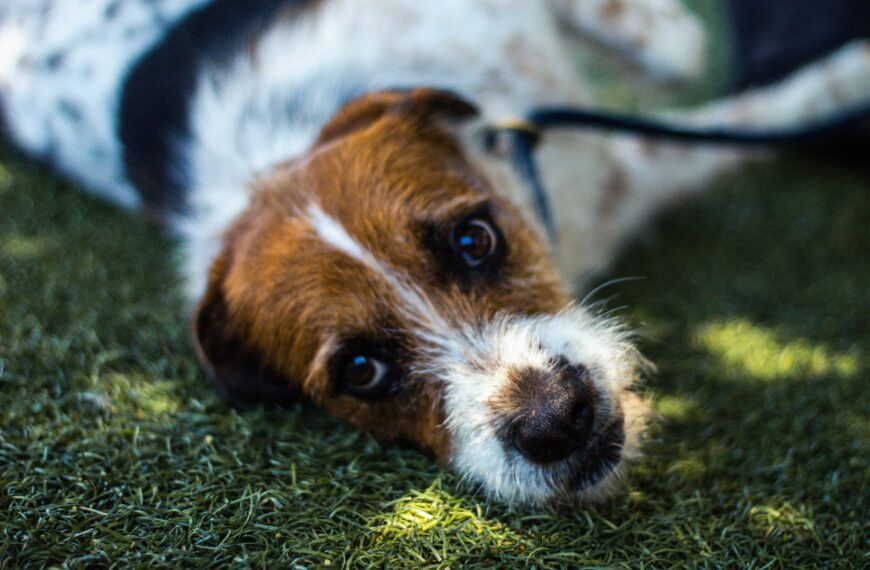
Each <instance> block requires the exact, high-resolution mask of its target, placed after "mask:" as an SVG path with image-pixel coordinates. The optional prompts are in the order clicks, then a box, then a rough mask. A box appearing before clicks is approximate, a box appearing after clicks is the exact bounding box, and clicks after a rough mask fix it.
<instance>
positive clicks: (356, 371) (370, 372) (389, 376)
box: [334, 350, 396, 398]
mask: <svg viewBox="0 0 870 570" xmlns="http://www.w3.org/2000/svg"><path fill="white" fill-rule="evenodd" d="M334 374H335V376H336V378H335V379H336V381H337V383H338V384H339V385H340V386H341V387H342V388H343V389H345V390H346V391H348V392H349V393H351V394H353V395H354V396H359V397H362V398H373V397H378V396H383V395H386V394H387V392H388V391H389V390H390V388H391V387H392V386H393V385H394V383H395V379H396V370H395V367H394V366H392V365H391V364H390V363H388V362H386V361H385V360H383V359H380V358H376V357H374V356H372V355H371V354H367V353H365V352H360V351H354V350H350V351H347V352H346V353H345V354H343V355H341V356H340V358H339V360H338V363H337V366H336V367H335V370H334Z"/></svg>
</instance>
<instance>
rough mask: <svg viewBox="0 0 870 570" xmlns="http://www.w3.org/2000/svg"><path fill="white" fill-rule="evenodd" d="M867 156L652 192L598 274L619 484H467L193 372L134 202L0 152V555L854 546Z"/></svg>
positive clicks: (124, 562)
mask: <svg viewBox="0 0 870 570" xmlns="http://www.w3.org/2000/svg"><path fill="white" fill-rule="evenodd" d="M868 224H870V175H868V174H867V172H866V171H864V172H861V171H858V170H851V169H849V168H846V167H844V166H842V165H839V164H836V163H831V162H824V161H820V160H817V159H812V158H807V157H790V158H785V159H779V160H777V161H775V162H772V163H768V164H764V165H759V166H755V167H753V168H751V169H749V170H747V171H745V172H743V173H741V174H739V175H737V176H733V177H730V178H728V179H727V180H724V181H722V182H721V183H719V184H717V185H716V187H715V188H714V189H711V191H710V192H709V193H707V194H706V195H704V197H702V198H701V199H698V200H695V201H693V202H691V203H687V204H684V205H682V206H681V207H680V208H679V209H677V210H675V211H672V212H670V213H668V214H666V215H665V216H663V217H662V218H661V219H660V220H659V222H657V224H656V225H655V227H654V228H652V230H651V231H650V232H648V233H647V234H645V237H643V238H642V239H641V240H640V241H639V242H637V243H635V244H634V245H632V246H631V247H630V248H629V249H628V251H626V252H625V253H624V254H623V255H622V257H621V258H620V260H619V262H618V263H617V264H616V266H615V267H614V268H613V269H612V271H611V272H610V274H609V275H607V276H603V277H602V278H601V280H602V281H603V280H604V279H607V278H609V277H616V276H626V275H630V276H643V277H644V280H642V281H635V282H630V283H624V284H621V285H618V286H614V287H613V288H611V289H608V290H607V295H614V296H615V297H614V299H612V301H611V306H613V307H618V306H625V308H624V309H621V311H620V313H621V314H622V315H623V317H624V318H625V319H627V320H628V321H629V322H630V323H632V324H633V325H634V326H635V327H637V328H638V329H639V330H640V331H641V332H640V337H639V342H640V345H641V347H642V349H643V351H644V352H645V354H646V355H647V356H649V357H650V358H651V359H652V360H653V361H655V363H656V364H657V366H658V372H657V373H655V374H653V375H652V376H651V377H650V378H649V381H648V384H647V388H646V389H647V391H648V393H650V394H651V395H653V396H654V397H655V399H656V409H657V411H658V413H659V415H660V419H659V421H658V422H657V423H656V424H655V426H654V428H653V432H652V437H651V441H650V443H649V445H648V447H647V452H648V454H647V456H646V458H645V459H644V460H643V461H642V462H640V463H639V464H638V465H637V466H636V467H635V468H634V469H633V470H632V471H631V476H630V477H629V480H628V486H627V490H626V492H625V494H623V495H622V496H619V497H617V498H615V499H613V500H612V501H610V502H608V503H606V504H604V505H599V506H594V507H586V508H577V507H572V508H563V509H560V510H555V511H554V510H535V509H524V508H508V507H505V506H503V505H500V504H495V503H490V502H488V501H487V500H486V499H485V498H483V497H481V496H480V495H478V494H476V493H475V491H474V489H473V488H470V487H467V486H464V485H462V484H461V483H460V482H459V481H458V478H457V477H456V476H455V475H453V474H450V473H443V472H441V471H439V469H438V468H437V466H436V465H435V463H434V462H433V461H432V460H431V459H430V458H428V457H426V456H424V455H422V454H420V453H418V452H416V451H413V450H407V449H398V448H395V447H392V446H389V445H383V444H380V443H378V442H376V441H375V440H374V439H372V438H371V437H369V436H367V435H365V434H362V433H360V432H357V431H354V430H352V429H349V428H347V427H345V426H343V425H342V424H340V423H339V422H337V421H336V420H334V419H332V418H330V417H329V416H327V415H326V414H325V413H321V412H318V411H317V410H314V409H311V408H309V407H306V406H298V407H295V408H293V409H290V410H285V411H267V410H254V411H244V412H239V411H235V410H233V409H232V408H230V407H228V406H227V405H226V404H225V403H224V402H222V401H221V400H220V398H219V397H218V396H217V395H216V394H215V392H214V390H213V389H212V388H211V386H210V385H209V383H208V382H207V381H206V380H205V378H204V377H203V375H202V374H201V372H200V371H199V369H198V367H197V364H196V361H195V358H194V356H193V351H192V348H191V344H190V342H189V340H188V332H187V331H188V329H187V322H186V311H185V307H184V305H183V302H182V301H181V298H180V296H179V294H178V288H177V287H176V281H177V277H176V275H175V273H174V272H173V271H174V270H173V264H172V257H171V254H170V251H171V245H172V244H171V241H170V240H169V239H168V238H167V237H165V236H164V235H163V234H161V232H160V230H159V229H158V228H156V227H153V226H149V225H147V224H146V223H145V222H143V221H142V220H140V219H138V218H137V217H135V216H134V215H132V214H127V213H124V212H121V211H118V210H116V209H114V208H112V207H110V206H107V205H105V204H102V203H100V202H99V201H97V200H95V199H93V198H91V197H88V196H86V195H84V194H82V193H80V192H78V191H76V190H75V189H74V188H71V187H69V186H68V185H67V184H65V183H63V182H60V181H58V179H56V178H55V177H53V176H51V175H50V174H48V173H46V172H45V171H44V169H42V168H40V167H39V166H37V165H35V164H33V163H29V162H27V161H24V160H22V159H20V158H17V157H15V156H13V155H12V154H11V153H10V152H9V151H8V150H6V151H0V567H2V568H6V567H21V566H26V565H31V566H41V565H66V566H69V567H80V566H107V565H117V566H128V565H145V564H149V565H151V564H156V565H172V566H180V567H194V566H203V565H215V566H228V565H229V566H240V567H246V566H251V567H291V566H294V565H297V566H299V567H310V566H324V565H330V564H331V565H346V566H350V567H362V566H391V567H402V568H403V567H413V566H441V567H448V566H449V567H474V566H475V565H479V566H494V565H504V566H506V567H535V568H548V567H560V566H571V567H612V566H615V567H623V566H624V567H631V568H640V567H656V568H660V567H670V566H675V565H676V566H682V565H692V566H695V565H696V566H721V567H772V568H777V567H782V568H797V567H818V566H829V567H850V566H851V567H861V566H865V567H866V566H867V565H868V564H870V546H868V538H867V537H868V534H870V450H868V435H870V434H868V432H870V420H868V418H870V397H868V395H867V386H868V356H867V355H868V349H870V318H868V315H870V231H868Z"/></svg>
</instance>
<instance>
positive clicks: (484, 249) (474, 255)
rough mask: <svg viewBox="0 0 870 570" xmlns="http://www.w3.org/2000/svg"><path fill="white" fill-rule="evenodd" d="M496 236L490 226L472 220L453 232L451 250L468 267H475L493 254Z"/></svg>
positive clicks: (482, 221) (496, 241)
mask: <svg viewBox="0 0 870 570" xmlns="http://www.w3.org/2000/svg"><path fill="white" fill-rule="evenodd" d="M497 246H498V236H497V234H496V232H495V229H494V228H493V227H492V224H490V223H489V222H487V221H486V220H482V219H479V218H472V219H470V220H468V221H465V222H463V223H462V224H460V225H459V226H457V228H456V230H454V232H453V248H454V249H455V250H456V252H457V253H458V254H459V255H460V256H461V257H462V259H463V260H464V261H465V263H466V264H467V265H468V266H469V267H477V266H479V265H481V264H482V263H483V262H484V261H486V260H487V259H488V258H489V257H490V256H491V255H492V254H494V253H495V251H496V247H497Z"/></svg>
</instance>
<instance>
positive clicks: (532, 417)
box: [512, 379, 595, 463]
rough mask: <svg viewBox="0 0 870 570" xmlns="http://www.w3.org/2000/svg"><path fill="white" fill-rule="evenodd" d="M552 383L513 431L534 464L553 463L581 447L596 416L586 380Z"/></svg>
mask: <svg viewBox="0 0 870 570" xmlns="http://www.w3.org/2000/svg"><path fill="white" fill-rule="evenodd" d="M552 384H554V385H553V386H552V387H550V389H548V390H545V391H544V392H545V394H542V396H543V397H541V398H538V399H536V400H537V401H536V402H535V403H534V404H533V406H532V407H531V408H530V409H529V412H528V414H527V415H526V416H525V417H524V418H523V420H522V421H521V422H520V423H519V424H518V425H516V426H515V428H514V432H513V434H512V436H513V437H512V439H513V444H514V445H515V446H516V448H517V449H518V450H519V452H520V453H522V454H523V456H525V457H526V459H528V460H529V461H534V462H535V463H552V462H554V461H559V460H560V459H565V458H566V457H568V456H569V455H571V454H572V453H574V452H575V451H579V450H581V449H582V448H583V447H584V446H585V445H586V442H587V439H588V437H589V431H590V429H591V428H592V422H593V420H594V416H595V410H594V405H593V401H592V396H591V394H590V390H589V388H588V387H587V386H586V384H585V382H582V381H577V380H576V379H567V380H560V381H555V382H552Z"/></svg>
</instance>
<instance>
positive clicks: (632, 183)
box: [541, 42, 870, 275]
mask: <svg viewBox="0 0 870 570" xmlns="http://www.w3.org/2000/svg"><path fill="white" fill-rule="evenodd" d="M868 98H870V42H856V43H852V44H849V45H847V46H845V47H844V48H842V49H840V50H839V51H837V52H835V53H834V54H832V55H831V56H829V57H827V58H825V59H823V60H821V61H819V62H817V63H815V64H813V65H810V66H808V67H807V68H805V69H803V70H801V71H799V72H797V73H795V74H794V75H793V76H791V77H790V78H788V79H786V80H785V81H783V82H782V83H780V84H777V85H774V86H771V87H767V88H763V89H759V90H754V91H749V92H746V93H743V94H741V95H737V96H735V97H732V98H729V99H725V100H722V101H718V102H714V103H711V104H708V105H706V106H703V107H701V108H699V109H696V110H692V111H685V112H677V113H670V114H667V115H666V118H667V119H668V120H671V121H673V122H675V123H683V124H693V125H720V126H727V127H730V128H741V127H745V128H746V129H747V130H749V129H763V128H770V127H776V126H786V125H797V124H800V123H803V122H807V121H811V120H813V119H819V118H822V117H824V116H826V115H828V114H830V113H832V112H835V111H837V110H842V109H844V108H848V107H850V106H853V105H856V104H860V103H861V102H863V101H867V100H868ZM579 139H580V137H575V142H574V143H573V144H572V143H571V142H570V140H571V139H569V138H567V137H565V136H564V135H562V136H561V137H560V141H559V143H560V144H563V145H564V146H565V148H562V149H555V150H554V152H553V153H552V154H550V153H542V154H541V157H542V159H546V164H544V162H543V160H542V170H543V171H544V172H545V173H547V172H548V170H549V169H555V170H559V167H558V166H556V164H557V162H559V161H561V162H562V169H563V172H561V173H557V174H558V176H557V177H554V182H555V184H554V185H553V186H551V188H553V202H554V206H555V211H556V212H557V222H558V223H559V232H560V237H559V244H558V246H559V247H558V250H557V256H558V258H559V260H560V263H561V265H562V266H563V268H565V270H566V271H567V272H568V274H569V275H578V274H579V275H583V274H588V272H589V271H595V270H600V269H601V268H602V267H604V266H605V264H606V262H607V260H608V259H609V258H610V255H611V253H612V252H613V249H615V248H616V247H618V246H619V245H620V244H621V243H622V242H623V241H624V240H625V239H626V238H627V237H628V236H629V235H630V234H631V233H632V232H634V231H636V230H637V228H638V227H639V226H642V224H643V223H644V221H646V220H647V219H648V218H649V217H651V215H652V214H653V213H655V212H656V211H657V210H659V209H661V208H662V207H663V206H666V205H668V204H670V203H673V202H675V201H678V200H679V199H680V198H682V197H685V196H688V195H691V194H692V193H694V192H696V191H698V190H700V189H703V188H705V187H707V186H708V185H709V184H710V183H711V182H712V181H713V180H714V179H715V178H717V177H718V176H721V175H722V174H725V173H727V172H729V171H731V170H734V169H735V168H737V167H739V166H741V165H742V164H744V163H745V162H746V161H748V160H751V159H757V158H760V157H763V156H767V155H768V154H769V153H766V152H761V151H750V150H747V149H735V148H729V147H712V146H709V145H693V144H675V143H672V142H666V141H661V140H653V139H645V138H640V137H635V136H613V137H609V138H606V139H605V140H604V141H603V149H602V150H601V154H600V155H599V158H598V159H597V162H596V166H595V171H594V172H593V171H591V170H589V169H588V168H587V170H585V171H582V172H581V171H578V170H576V169H574V170H573V172H572V171H571V169H567V172H565V171H564V170H566V168H565V166H564V165H565V164H566V163H569V164H570V162H569V161H570V158H568V154H567V153H570V152H572V149H573V150H574V151H576V152H580V151H581V150H583V151H585V152H588V151H589V148H588V142H587V143H584V141H581V140H579ZM584 144H585V145H586V146H585V147H583V146H581V145H584ZM548 154H550V156H547V155H548ZM586 166H587V167H588V164H587V165H586ZM570 176H573V177H574V179H575V182H574V183H573V185H569V184H568V183H567V181H568V179H569V177H570ZM593 176H594V177H593ZM545 181H546V177H545ZM577 181H585V184H583V183H580V182H577ZM593 184H594V185H595V186H596V188H597V190H596V191H597V192H598V193H597V194H593V193H592V191H591V190H590V189H588V188H586V186H587V185H593ZM581 193H582V194H584V198H583V201H584V202H585V207H586V208H587V209H590V208H591V209H593V210H594V215H590V214H589V213H588V211H583V210H581V209H580V206H576V205H574V204H573V202H575V201H578V195H579V194H581ZM572 210H573V211H572ZM570 216H574V217H573V218H572V217H570ZM584 217H585V221H582V222H581V221H578V220H584ZM578 251H583V252H586V255H584V256H580V255H577V252H578Z"/></svg>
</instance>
